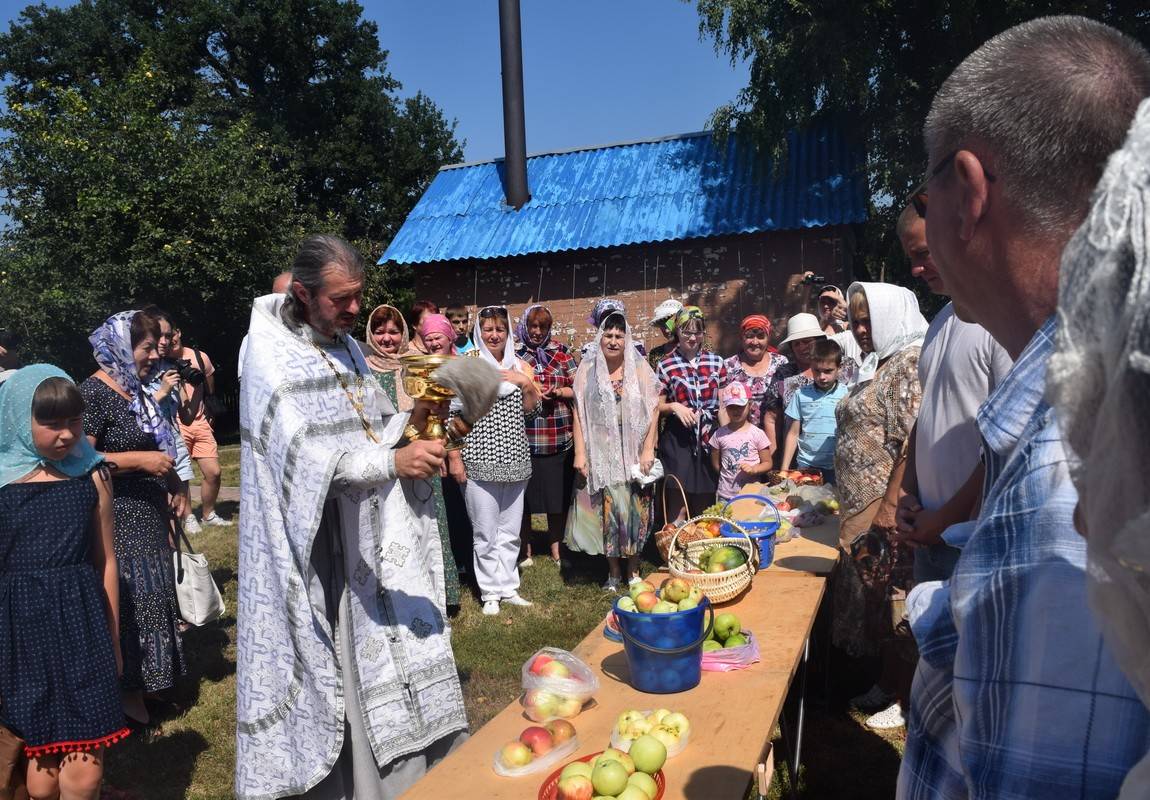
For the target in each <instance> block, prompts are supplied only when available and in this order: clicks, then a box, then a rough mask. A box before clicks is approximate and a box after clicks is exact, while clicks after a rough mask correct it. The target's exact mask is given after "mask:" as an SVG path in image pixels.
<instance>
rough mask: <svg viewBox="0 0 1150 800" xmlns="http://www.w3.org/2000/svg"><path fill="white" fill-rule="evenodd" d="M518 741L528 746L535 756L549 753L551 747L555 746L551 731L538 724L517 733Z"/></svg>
mask: <svg viewBox="0 0 1150 800" xmlns="http://www.w3.org/2000/svg"><path fill="white" fill-rule="evenodd" d="M519 741H521V742H523V744H525V745H527V746H528V747H530V748H531V752H532V753H534V754H535V755H537V756H541V755H544V754H546V753H550V752H551V748H552V747H554V746H555V742H554V741H553V740H552V739H551V731H549V730H547V729H546V728H541V727H539V726H538V725H532V726H531V727H530V728H525V729H524V730H523V733H521V734H519Z"/></svg>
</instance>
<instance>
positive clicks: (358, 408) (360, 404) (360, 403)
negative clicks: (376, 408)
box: [304, 334, 379, 444]
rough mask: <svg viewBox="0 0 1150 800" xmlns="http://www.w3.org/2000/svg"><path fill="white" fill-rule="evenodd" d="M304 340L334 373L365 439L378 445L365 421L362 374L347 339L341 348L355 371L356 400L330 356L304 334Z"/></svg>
mask: <svg viewBox="0 0 1150 800" xmlns="http://www.w3.org/2000/svg"><path fill="white" fill-rule="evenodd" d="M304 338H305V339H307V341H308V342H309V343H310V344H311V346H312V347H314V348H315V349H316V350H318V351H319V354H320V355H321V356H323V360H324V361H325V362H327V365H328V367H329V368H330V369H331V371H332V372H333V373H335V378H336V380H338V381H339V385H340V386H341V387H343V393H344V394H345V395H347V399H348V402H350V403H351V407H352V408H354V409H355V413H356V414H358V415H359V421H360V424H361V425H363V432H364V433H366V434H367V438H368V439H371V440H372V441H373V442H375V443H376V444H379V437H378V436H376V435H375V431H373V430H372V429H371V423H370V422H368V421H367V414H366V413H364V399H365V397H366V396H367V393H366V390H365V389H364V385H363V373H362V372H360V371H359V364H356V363H355V357H354V356H353V355H352V354H351V347H349V346H348V344H347V339H346V338H345V339H344V340H343V346H344V348H345V349H346V350H347V355H348V358H349V359H350V360H351V366H352V369H354V370H355V379H356V389H357V390H358V393H359V398H358V399H357V398H356V396H355V395H353V394H352V393H351V387H350V386H348V385H347V378H345V377H344V374H343V373H342V372H340V371H339V368H338V367H336V365H335V362H334V361H332V360H331V356H329V355H328V354H327V351H326V350H324V349H323V348H322V347H320V346H319V345H318V344H316V343H315V342H314V341H312V339H311V337H310V336H307V335H306V334H305V336H304ZM337 338H338V337H337Z"/></svg>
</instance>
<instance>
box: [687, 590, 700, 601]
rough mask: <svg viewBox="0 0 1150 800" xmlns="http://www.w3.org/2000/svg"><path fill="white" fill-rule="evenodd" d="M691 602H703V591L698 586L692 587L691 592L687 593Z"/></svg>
mask: <svg viewBox="0 0 1150 800" xmlns="http://www.w3.org/2000/svg"><path fill="white" fill-rule="evenodd" d="M687 598H688V599H689V600H694V601H695V602H696V603H701V602H703V590H702V589H700V588H699V587H698V586H692V587H691V591H690V592H688V593H687Z"/></svg>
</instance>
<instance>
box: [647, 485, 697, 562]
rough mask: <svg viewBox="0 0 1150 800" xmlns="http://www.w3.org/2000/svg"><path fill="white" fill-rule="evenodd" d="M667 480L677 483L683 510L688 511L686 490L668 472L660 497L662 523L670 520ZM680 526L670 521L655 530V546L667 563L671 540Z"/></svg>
mask: <svg viewBox="0 0 1150 800" xmlns="http://www.w3.org/2000/svg"><path fill="white" fill-rule="evenodd" d="M667 481H674V482H675V483H676V485H678V487H679V493H680V494H681V495H682V496H683V510H684V512H686V513H690V512H689V511H687V508H688V504H687V490H686V489H684V488H683V482H682V481H681V480H679V479H678V478H677V477H675V476H674V475H671V474H668V475H667V478H666V481H664V483H663V491H662V493H661V495H662V498H663V522H664V523H669V522H671V520H669V519H667ZM686 524H687V523H685V522H684V523H683V525H686ZM681 527H682V525H679V526H676V525H675V524H674V523H671V524H670V525H666V524H665V525H664V526H663V527H662V528H660V529H659V530H657V531H655V547H657V548H658V549H659V555H661V556H662V557H663V560H664V561H667V562H668V563H669V558H668V554H669V553H670V551H671V541H672V540H673V539H674V538H675V534H676V533H677V532H678V529H679V528H681Z"/></svg>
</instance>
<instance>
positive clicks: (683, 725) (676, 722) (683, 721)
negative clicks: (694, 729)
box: [662, 711, 691, 736]
mask: <svg viewBox="0 0 1150 800" xmlns="http://www.w3.org/2000/svg"><path fill="white" fill-rule="evenodd" d="M662 724H663V725H666V726H667V727H668V728H676V729H678V731H679V735H680V736H686V735H687V733H689V732H690V730H691V721H690V720H688V719H687V715H686V714H681V713H679V712H678V711H675V712H674V713H671V714H668V715H667V716H665V717H663V723H662Z"/></svg>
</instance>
